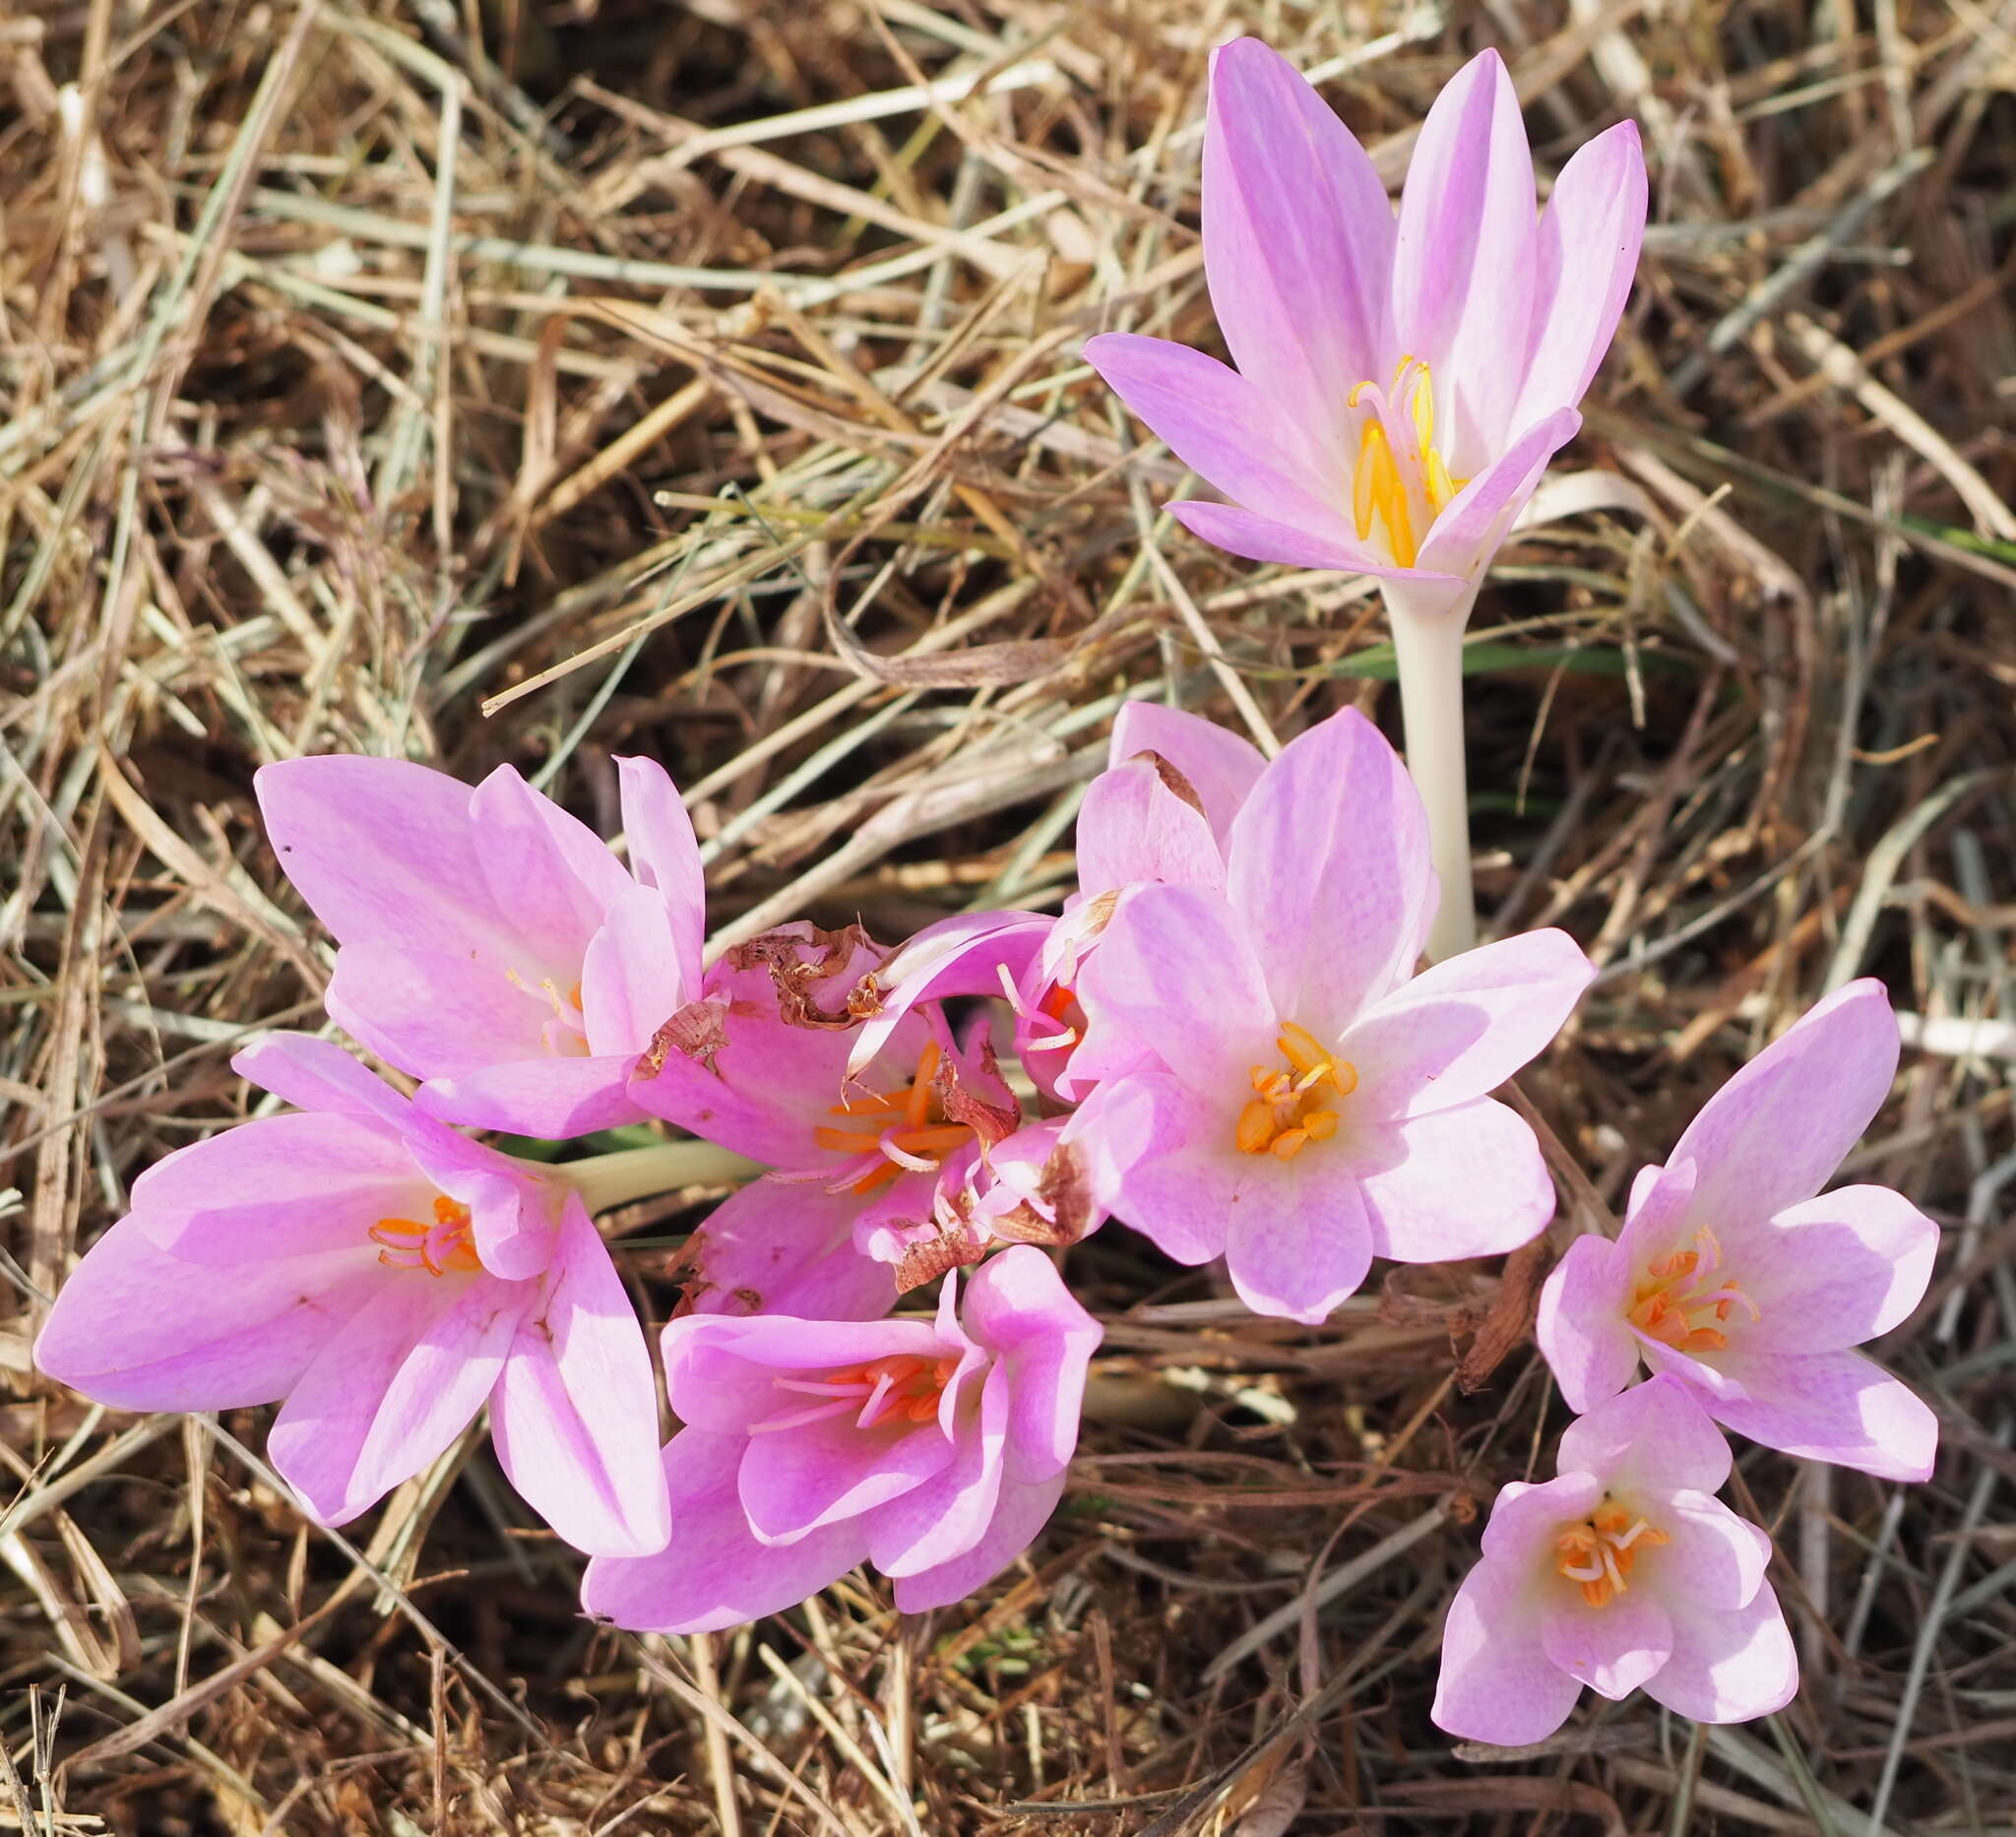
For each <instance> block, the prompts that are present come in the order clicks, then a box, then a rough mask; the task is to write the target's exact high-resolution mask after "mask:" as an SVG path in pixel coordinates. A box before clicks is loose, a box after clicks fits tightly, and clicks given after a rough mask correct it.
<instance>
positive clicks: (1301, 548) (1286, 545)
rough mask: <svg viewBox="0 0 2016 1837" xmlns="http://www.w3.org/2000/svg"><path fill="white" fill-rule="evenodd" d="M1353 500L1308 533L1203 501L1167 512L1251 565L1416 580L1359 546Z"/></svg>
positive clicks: (1183, 501) (1184, 502)
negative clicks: (1349, 512) (1349, 516)
mask: <svg viewBox="0 0 2016 1837" xmlns="http://www.w3.org/2000/svg"><path fill="white" fill-rule="evenodd" d="M1349 501H1350V500H1349V499H1346V498H1340V499H1339V500H1338V502H1339V505H1340V508H1339V509H1338V510H1336V511H1335V512H1334V513H1330V514H1327V515H1326V516H1325V518H1324V520H1323V521H1322V522H1321V523H1318V524H1315V525H1313V526H1312V527H1310V528H1306V529H1305V528H1303V527H1301V526H1300V525H1298V524H1293V523H1288V522H1284V521H1283V520H1281V519H1280V518H1278V517H1271V516H1262V515H1261V514H1260V513H1259V512H1258V511H1252V510H1242V509H1240V508H1239V507H1238V506H1237V505H1235V504H1212V503H1207V502H1206V501H1204V500H1203V499H1202V498H1187V497H1185V498H1178V499H1176V500H1175V501H1174V502H1172V503H1169V504H1166V505H1165V506H1164V508H1165V509H1166V511H1167V512H1168V513H1169V515H1170V516H1172V517H1173V518H1175V520H1176V521H1177V522H1178V523H1180V524H1181V525H1182V526H1183V528H1184V529H1186V530H1188V531H1189V532H1190V534H1191V535H1192V536H1195V537H1198V538H1201V539H1202V540H1204V541H1207V542H1213V543H1216V544H1217V546H1218V547H1220V548H1223V549H1224V550H1225V551H1226V552H1227V553H1228V554H1233V555H1243V556H1245V558H1246V559H1247V560H1248V561H1275V562H1279V563H1280V564H1281V565H1282V566H1283V567H1289V568H1330V569H1334V570H1336V571H1337V572H1338V573H1340V574H1371V575H1376V576H1377V577H1379V578H1380V579H1382V580H1391V579H1396V578H1412V576H1413V572H1414V571H1413V570H1410V569H1407V568H1398V567H1395V566H1394V565H1393V563H1392V562H1390V561H1387V560H1385V559H1383V558H1382V557H1380V556H1377V555H1375V554H1373V553H1372V551H1371V550H1370V549H1368V548H1365V547H1363V546H1361V545H1360V544H1359V543H1358V542H1357V540H1356V539H1355V537H1354V535H1353V533H1352V528H1351V525H1350V524H1349V523H1348V522H1347V521H1346V519H1345V514H1344V510H1343V508H1342V506H1343V505H1345V504H1347V503H1348V502H1349ZM1435 578H1440V577H1435Z"/></svg>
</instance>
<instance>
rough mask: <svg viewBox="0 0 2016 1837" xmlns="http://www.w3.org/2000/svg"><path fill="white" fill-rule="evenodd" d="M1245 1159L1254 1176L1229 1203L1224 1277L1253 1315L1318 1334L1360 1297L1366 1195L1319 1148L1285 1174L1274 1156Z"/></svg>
mask: <svg viewBox="0 0 2016 1837" xmlns="http://www.w3.org/2000/svg"><path fill="white" fill-rule="evenodd" d="M1242 1159H1244V1160H1247V1161H1250V1162H1252V1163H1253V1164H1254V1167H1255V1170H1256V1172H1255V1174H1254V1175H1253V1176H1252V1177H1250V1178H1248V1179H1245V1180H1241V1181H1240V1182H1239V1183H1238V1185H1237V1187H1235V1188H1234V1190H1233V1193H1232V1196H1231V1197H1232V1208H1231V1210H1230V1213H1229V1218H1228V1221H1227V1233H1226V1247H1225V1261H1226V1273H1227V1274H1228V1275H1229V1276H1230V1277H1231V1280H1232V1287H1233V1288H1234V1289H1236V1290H1237V1291H1238V1293H1239V1299H1240V1300H1242V1301H1244V1302H1245V1304H1246V1305H1247V1306H1248V1307H1250V1308H1251V1309H1252V1310H1253V1311H1254V1312H1255V1313H1256V1314H1271V1315H1275V1316H1278V1317H1281V1318H1285V1319H1288V1320H1299V1321H1300V1322H1302V1324H1303V1325H1304V1326H1318V1325H1320V1324H1321V1323H1322V1322H1323V1321H1325V1320H1327V1319H1329V1317H1330V1315H1331V1314H1332V1313H1333V1312H1334V1311H1335V1310H1336V1308H1337V1306H1338V1304H1339V1303H1340V1302H1341V1301H1343V1300H1344V1299H1346V1298H1347V1297H1349V1296H1352V1295H1355V1294H1356V1293H1357V1290H1358V1287H1359V1285H1360V1284H1362V1283H1363V1281H1364V1279H1365V1272H1366V1271H1367V1270H1368V1269H1370V1268H1371V1266H1372V1234H1371V1230H1370V1227H1369V1226H1368V1224H1367V1222H1366V1217H1365V1201H1364V1195H1363V1193H1362V1191H1361V1189H1360V1188H1359V1185H1358V1182H1357V1181H1356V1180H1355V1179H1354V1178H1353V1177H1352V1172H1351V1169H1350V1168H1349V1166H1348V1165H1346V1164H1345V1163H1344V1162H1343V1161H1342V1160H1341V1159H1340V1158H1339V1157H1338V1156H1337V1155H1335V1154H1333V1153H1329V1152H1326V1150H1325V1147H1324V1145H1323V1144H1321V1143H1316V1144H1312V1145H1311V1146H1310V1147H1309V1148H1307V1149H1305V1150H1304V1151H1303V1152H1302V1153H1301V1154H1300V1155H1298V1156H1296V1158H1295V1159H1294V1160H1293V1161H1291V1162H1289V1163H1287V1164H1286V1165H1285V1166H1284V1165H1283V1164H1281V1163H1279V1162H1276V1161H1275V1159H1274V1157H1273V1156H1272V1155H1248V1156H1244V1157H1242ZM1268 1164H1272V1165H1271V1167H1269V1166H1268ZM1262 1169H1266V1171H1265V1172H1261V1170H1262Z"/></svg>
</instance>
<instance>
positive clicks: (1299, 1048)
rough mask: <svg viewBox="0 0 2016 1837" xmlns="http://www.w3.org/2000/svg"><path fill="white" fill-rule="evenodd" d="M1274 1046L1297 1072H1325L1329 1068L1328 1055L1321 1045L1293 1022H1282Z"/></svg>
mask: <svg viewBox="0 0 2016 1837" xmlns="http://www.w3.org/2000/svg"><path fill="white" fill-rule="evenodd" d="M1274 1044H1275V1045H1277V1046H1279V1047H1280V1048H1281V1056H1282V1057H1283V1058H1285V1059H1287V1060H1288V1062H1289V1063H1290V1064H1291V1065H1292V1066H1293V1067H1294V1068H1295V1070H1296V1071H1298V1072H1312V1071H1327V1070H1328V1069H1329V1067H1330V1063H1331V1059H1330V1054H1329V1053H1327V1052H1326V1051H1324V1050H1323V1043H1322V1042H1321V1041H1320V1040H1318V1039H1317V1038H1316V1036H1315V1035H1314V1034H1312V1033H1310V1031H1309V1030H1308V1029H1307V1028H1306V1027H1297V1026H1296V1025H1295V1023H1294V1022H1293V1021H1283V1022H1282V1024H1281V1037H1280V1038H1279V1039H1278V1040H1276V1041H1275V1043H1274Z"/></svg>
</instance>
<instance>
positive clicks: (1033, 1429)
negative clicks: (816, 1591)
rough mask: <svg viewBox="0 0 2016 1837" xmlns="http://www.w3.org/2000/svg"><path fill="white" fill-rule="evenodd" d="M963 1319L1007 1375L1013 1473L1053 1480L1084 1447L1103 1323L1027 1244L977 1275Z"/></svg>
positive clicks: (988, 1263) (968, 1290)
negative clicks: (1083, 1422) (1081, 1432)
mask: <svg viewBox="0 0 2016 1837" xmlns="http://www.w3.org/2000/svg"><path fill="white" fill-rule="evenodd" d="M961 1317H962V1319H963V1320H964V1321H965V1323H966V1328H967V1331H968V1332H969V1333H971V1334H972V1335H973V1338H974V1341H975V1343H976V1344H977V1345H979V1346H982V1347H984V1348H985V1349H986V1350H987V1351H988V1352H990V1353H992V1354H993V1355H994V1358H995V1369H997V1370H1000V1371H1003V1372H1005V1373H1006V1375H1007V1380H1008V1389H1009V1395H1010V1399H1011V1403H1010V1409H1009V1415H1008V1444H1007V1463H1008V1472H1009V1473H1010V1474H1011V1475H1012V1476H1013V1477H1014V1478H1015V1479H1017V1480H1024V1481H1031V1480H1050V1479H1053V1478H1054V1477H1055V1476H1057V1475H1059V1474H1061V1473H1062V1472H1063V1471H1064V1469H1065V1468H1067V1467H1068V1466H1070V1464H1071V1455H1072V1451H1073V1450H1074V1449H1075V1448H1076V1447H1077V1446H1078V1419H1079V1414H1080V1411H1081V1409H1082V1407H1083V1405H1084V1401H1085V1369H1086V1365H1087V1363H1088V1362H1089V1361H1090V1360H1091V1358H1092V1355H1093V1353H1094V1352H1095V1351H1096V1350H1097V1349H1098V1347H1099V1343H1100V1340H1101V1338H1102V1335H1103V1329H1102V1328H1101V1326H1100V1324H1099V1322H1098V1321H1096V1320H1095V1319H1093V1317H1092V1316H1091V1315H1090V1314H1088V1313H1087V1312H1086V1311H1085V1309H1084V1308H1083V1307H1081V1306H1080V1305H1079V1303H1078V1301H1077V1300H1076V1299H1074V1298H1073V1296H1072V1295H1071V1293H1070V1291H1069V1290H1068V1289H1066V1288H1065V1287H1064V1281H1063V1278H1062V1277H1061V1276H1059V1275H1058V1274H1057V1270H1056V1265H1055V1264H1053V1263H1052V1262H1051V1261H1050V1259H1049V1258H1048V1257H1046V1256H1045V1255H1043V1253H1042V1252H1041V1251H1040V1250H1038V1249H1036V1248H1035V1247H1033V1246H1032V1245H1029V1244H1016V1245H1012V1246H1011V1247H1010V1248H1008V1249H1006V1250H1003V1251H1002V1252H1001V1253H1000V1254H999V1255H998V1256H992V1257H989V1258H988V1259H987V1260H986V1261H985V1262H984V1263H982V1264H981V1265H980V1266H979V1268H978V1269H977V1270H976V1271H975V1272H974V1274H973V1277H972V1279H971V1280H970V1281H969V1282H968V1284H967V1287H966V1303H965V1307H964V1309H963V1310H962V1315H961ZM876 1560H877V1561H878V1562H880V1561H881V1559H880V1558H879V1557H878V1558H876ZM882 1566H883V1567H884V1568H887V1566H888V1565H887V1564H883V1565H882ZM892 1573H893V1571H892Z"/></svg>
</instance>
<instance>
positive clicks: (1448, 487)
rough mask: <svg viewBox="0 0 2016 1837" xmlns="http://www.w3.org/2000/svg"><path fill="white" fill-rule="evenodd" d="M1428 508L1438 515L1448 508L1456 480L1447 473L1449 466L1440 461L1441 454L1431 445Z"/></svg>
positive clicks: (1454, 491) (1455, 489) (1454, 490)
mask: <svg viewBox="0 0 2016 1837" xmlns="http://www.w3.org/2000/svg"><path fill="white" fill-rule="evenodd" d="M1427 473H1428V508H1429V509H1430V510H1432V511H1433V512H1434V513H1435V514H1436V515H1437V516H1438V517H1439V516H1440V515H1441V514H1442V512H1443V511H1445V510H1447V509H1448V508H1449V502H1450V500H1451V499H1452V498H1453V497H1455V495H1456V492H1457V488H1458V487H1457V483H1456V480H1455V479H1454V478H1452V477H1450V475H1449V468H1448V467H1447V466H1445V465H1444V464H1443V463H1442V456H1441V454H1439V453H1437V452H1436V451H1435V449H1434V448H1433V447H1430V448H1428V466H1427Z"/></svg>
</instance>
